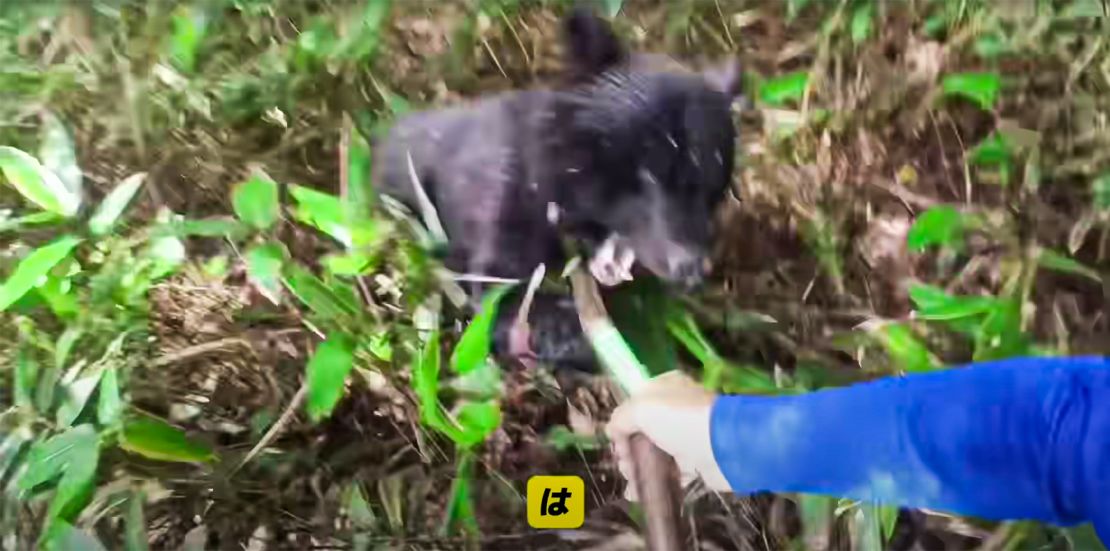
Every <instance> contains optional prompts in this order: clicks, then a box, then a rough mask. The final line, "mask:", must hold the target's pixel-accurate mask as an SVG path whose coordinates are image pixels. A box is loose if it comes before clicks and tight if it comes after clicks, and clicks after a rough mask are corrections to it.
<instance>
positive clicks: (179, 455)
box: [119, 417, 216, 463]
mask: <svg viewBox="0 0 1110 551" xmlns="http://www.w3.org/2000/svg"><path fill="white" fill-rule="evenodd" d="M119 444H120V447H121V448H123V449H124V450H127V451H129V452H131V453H135V454H139V455H142V456H144V457H147V458H149V459H154V460H157V461H174V462H180V463H208V462H211V461H213V460H214V459H215V458H216V455H215V453H214V452H213V451H212V449H211V448H209V447H208V446H206V445H204V444H202V443H200V442H197V441H195V440H192V439H190V438H189V437H187V436H186V435H185V433H184V432H182V431H181V430H180V429H178V428H176V427H173V426H171V425H169V424H167V423H166V422H165V421H162V420H160V419H155V418H152V417H138V418H134V419H129V420H127V421H125V422H124V425H123V431H122V432H121V434H120V442H119Z"/></svg>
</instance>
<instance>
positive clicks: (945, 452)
mask: <svg viewBox="0 0 1110 551" xmlns="http://www.w3.org/2000/svg"><path fill="white" fill-rule="evenodd" d="M710 423H711V424H710V434H711V437H712V440H713V453H714V456H715V457H716V459H717V463H718V464H719V465H720V467H721V471H722V472H723V473H724V475H725V477H726V478H727V479H728V481H729V483H730V485H731V486H732V489H733V490H734V491H735V492H738V493H753V492H759V491H772V492H802V493H812V494H824V495H832V496H837V497H848V498H854V499H860V500H876V501H879V502H882V503H885V504H890V505H898V506H905V507H916V508H929V509H936V510H944V511H949V512H953V513H958V514H963V515H970V516H976V517H980V518H984V519H993V520H1018V519H1030V520H1041V521H1045V522H1050V523H1053V524H1057V525H1061V526H1068V525H1072V524H1077V523H1081V522H1085V521H1091V522H1093V523H1094V527H1095V530H1096V531H1097V532H1098V534H1099V537H1100V538H1101V539H1102V540H1103V541H1104V542H1110V539H1108V536H1110V359H1108V358H1092V357H1079V358H1020V359H1010V360H1003V361H996V362H989V363H981V364H974V365H970V366H967V367H961V368H953V369H948V370H944V371H937V372H933V373H928V374H920V375H911V376H907V377H891V378H885V379H879V380H877V381H872V382H868V383H864V384H858V385H853V386H848V387H843V388H832V389H824V390H819V391H816V392H812V393H808V394H801V395H793V396H773V397H767V396H721V397H719V398H718V399H717V401H716V402H715V403H714V405H713V412H712V417H711V421H710Z"/></svg>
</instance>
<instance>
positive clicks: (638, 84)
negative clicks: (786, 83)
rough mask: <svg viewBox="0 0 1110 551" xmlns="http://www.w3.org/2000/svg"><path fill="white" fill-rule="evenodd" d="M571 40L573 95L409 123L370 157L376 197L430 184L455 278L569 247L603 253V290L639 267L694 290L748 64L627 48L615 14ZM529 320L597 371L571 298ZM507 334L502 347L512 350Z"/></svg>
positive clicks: (502, 100) (500, 271)
mask: <svg viewBox="0 0 1110 551" xmlns="http://www.w3.org/2000/svg"><path fill="white" fill-rule="evenodd" d="M563 31H564V39H565V41H566V51H567V54H568V59H567V65H568V76H569V77H570V78H569V79H568V82H567V83H566V84H565V85H564V86H561V87H557V88H553V89H536V90H526V91H516V92H508V93H502V94H498V95H494V96H491V97H487V98H483V99H480V100H477V101H476V102H474V103H472V104H470V105H465V106H458V107H450V108H445V109H438V110H429V111H423V112H418V113H414V114H411V115H408V116H405V117H403V118H401V119H399V120H398V121H397V122H396V124H395V125H394V126H393V128H392V129H391V130H390V131H389V133H388V135H387V136H386V137H385V139H384V140H382V141H381V142H380V143H379V144H378V146H377V147H376V148H375V157H376V158H375V162H374V169H375V176H374V181H375V183H376V185H377V187H378V190H379V192H381V193H384V194H387V195H390V196H392V197H394V198H396V199H398V200H400V201H401V202H403V203H405V204H407V205H408V206H409V207H410V208H413V209H417V208H418V204H419V197H418V193H419V192H418V191H417V189H418V188H417V186H416V185H415V184H416V183H418V184H419V189H422V190H423V193H425V194H426V196H427V198H428V199H430V201H431V204H432V205H433V206H434V207H435V209H436V211H437V213H438V215H439V218H440V219H441V220H442V223H443V228H444V230H445V233H446V234H447V236H448V239H449V244H448V253H447V258H446V261H445V263H446V265H447V267H448V268H449V269H452V270H454V271H456V272H462V273H467V274H476V275H484V276H495V277H501V278H527V277H528V276H529V275H530V274H531V273H532V271H533V269H534V268H535V267H536V266H537V265H538V264H540V263H544V264H546V265H547V267H548V270H549V271H552V270H556V271H557V270H559V269H561V267H562V266H563V265H564V264H565V262H566V256H565V252H564V249H563V239H564V238H569V239H572V240H573V241H575V242H577V243H579V244H580V245H581V246H582V248H583V249H584V250H585V251H587V252H588V253H590V254H592V257H591V258H592V259H593V260H591V262H590V267H591V270H592V271H593V273H594V274H595V276H596V277H597V278H598V280H599V281H600V282H601V283H602V284H604V285H615V284H618V283H620V282H621V281H623V280H625V279H628V278H629V277H630V276H631V274H632V273H633V271H638V272H639V271H646V272H647V273H649V274H652V275H654V276H657V277H659V278H661V279H662V280H663V281H666V282H669V283H672V284H676V285H679V286H682V287H689V286H693V285H697V284H699V283H700V282H701V281H702V278H703V276H704V274H705V270H706V265H707V256H708V251H709V247H710V244H711V231H712V220H713V216H712V214H713V210H714V209H715V207H716V206H717V205H718V204H719V203H720V201H721V200H722V199H723V198H724V197H725V193H726V190H727V189H728V185H729V181H730V179H731V175H732V170H733V158H734V153H735V141H736V130H735V128H734V126H733V123H732V116H731V106H732V104H733V101H734V99H735V98H736V97H737V95H738V93H739V84H740V71H739V68H738V66H737V64H736V63H735V62H731V61H730V62H729V63H726V64H725V65H724V66H723V67H721V68H719V69H715V70H710V71H706V72H703V73H693V72H689V71H686V70H683V69H681V68H680V67H678V66H677V64H674V63H673V62H671V61H670V60H668V59H666V58H664V57H662V56H656V55H648V54H630V53H629V52H627V51H626V49H625V48H624V47H623V46H622V44H621V42H620V41H619V40H618V38H617V36H616V34H615V33H614V32H613V29H612V28H611V27H610V25H609V24H608V22H607V21H605V20H603V19H601V18H600V17H598V16H596V15H595V14H593V13H592V12H591V11H589V10H587V9H582V8H578V9H573V10H571V12H570V13H569V14H568V15H567V16H566V17H565V19H564V21H563ZM414 180H415V182H414ZM417 212H419V211H417ZM479 289H480V287H475V288H472V292H475V293H476V292H477V291H478V290H479ZM472 298H473V299H476V298H477V297H476V296H475V297H472ZM518 302H519V294H518V296H517V297H515V299H514V298H510V299H507V301H506V303H505V304H504V306H503V308H502V309H503V310H504V312H503V314H502V315H501V316H500V318H501V319H511V317H512V315H513V312H514V309H515V308H516V304H517V303H518ZM530 319H531V320H532V321H533V325H535V326H536V327H535V328H534V330H533V337H534V340H533V343H532V348H533V349H534V350H533V352H535V354H536V355H537V356H539V358H540V359H541V360H548V361H554V362H556V363H559V362H563V363H567V362H569V363H575V362H586V363H587V364H588V363H592V359H591V357H590V353H589V350H588V347H586V346H585V345H584V343H583V342H582V340H581V338H580V335H579V336H578V337H577V340H575V337H573V336H572V337H567V335H574V334H578V333H576V332H577V331H579V330H578V328H577V319H576V318H575V317H573V305H572V304H571V303H570V302H569V300H568V299H566V298H559V297H552V296H547V297H540V298H538V299H537V303H536V306H535V307H534V308H533V310H532V315H531V316H530ZM537 324H538V325H537ZM567 324H572V325H574V327H573V328H569V327H566V325H567ZM500 326H501V327H502V328H503V327H504V324H500ZM545 326H546V329H545ZM499 335H500V336H499V337H498V338H496V339H495V353H496V352H502V353H503V352H505V351H506V350H504V348H505V344H504V338H503V336H504V335H503V331H502V332H501V333H499ZM541 341H542V342H541ZM517 352H520V351H517Z"/></svg>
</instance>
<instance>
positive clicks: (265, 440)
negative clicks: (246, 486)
mask: <svg viewBox="0 0 1110 551" xmlns="http://www.w3.org/2000/svg"><path fill="white" fill-rule="evenodd" d="M306 394H308V380H307V379H305V381H304V382H303V383H301V388H298V389H297V393H296V394H294V395H293V399H292V400H290V401H289V405H288V406H285V411H283V412H281V417H279V418H278V420H277V422H276V423H274V425H273V426H272V427H270V430H268V431H266V434H264V435H263V436H262V439H261V440H259V441H258V443H257V444H255V445H254V447H253V448H251V451H249V452H247V455H245V456H244V457H243V460H242V461H240V462H239V464H238V465H236V466H235V468H234V469H232V470H231V474H235V473H236V472H238V471H239V469H242V468H243V465H246V464H247V462H249V461H250V460H251V459H254V456H256V455H258V452H260V451H262V449H263V448H265V447H266V446H269V445H270V442H272V441H273V440H274V438H277V435H278V433H279V432H281V429H283V428H285V425H288V424H289V420H290V419H292V418H293V414H294V413H295V412H296V411H297V409H298V408H300V407H301V404H303V403H304V399H305V395H306Z"/></svg>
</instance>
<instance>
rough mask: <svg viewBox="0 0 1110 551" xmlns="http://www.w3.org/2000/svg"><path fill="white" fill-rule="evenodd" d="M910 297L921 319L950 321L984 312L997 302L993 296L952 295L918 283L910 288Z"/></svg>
mask: <svg viewBox="0 0 1110 551" xmlns="http://www.w3.org/2000/svg"><path fill="white" fill-rule="evenodd" d="M910 299H911V300H913V302H914V304H915V305H916V306H917V315H918V317H919V318H921V319H927V320H938V321H951V320H957V319H961V318H968V317H972V316H978V315H982V314H986V313H989V312H991V311H992V310H994V309H995V308H996V307H997V306H998V303H999V299H997V298H995V297H983V296H953V295H950V294H948V293H947V292H946V291H945V290H944V289H941V288H939V287H935V286H933V285H925V284H919V285H914V286H913V287H911V288H910Z"/></svg>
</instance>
